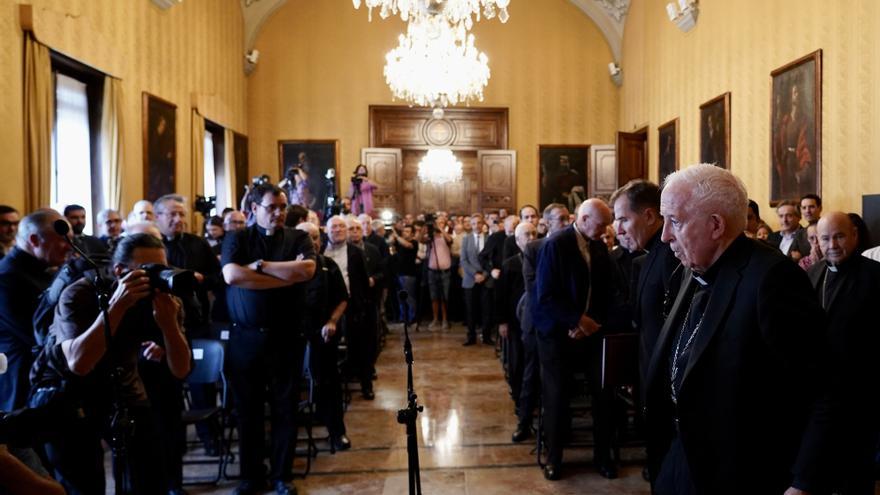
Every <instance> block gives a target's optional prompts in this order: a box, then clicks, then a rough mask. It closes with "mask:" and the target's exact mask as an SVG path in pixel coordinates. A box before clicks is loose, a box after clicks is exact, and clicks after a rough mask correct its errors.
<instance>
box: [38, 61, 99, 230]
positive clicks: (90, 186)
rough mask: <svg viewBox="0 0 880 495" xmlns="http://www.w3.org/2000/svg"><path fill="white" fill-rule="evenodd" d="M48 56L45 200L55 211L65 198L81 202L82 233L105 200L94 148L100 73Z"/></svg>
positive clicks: (96, 137)
mask: <svg viewBox="0 0 880 495" xmlns="http://www.w3.org/2000/svg"><path fill="white" fill-rule="evenodd" d="M51 57H52V72H53V73H54V75H55V123H54V127H53V129H52V163H51V172H50V176H51V177H50V188H51V190H50V194H51V196H50V198H51V203H52V204H51V206H52V207H53V208H55V209H57V210H59V211H61V210H63V209H64V207H65V206H67V205H69V204H78V205H81V206H83V207H85V209H86V212H87V214H88V215H89V216H90V217H91V221H88V222H86V228H85V233H87V234H91V233H92V232H93V230H92V226H93V225H94V224H95V215H96V214H97V212H98V210H101V209H102V208H104V205H106V204H107V201H106V200H105V199H104V197H103V182H102V181H103V178H102V175H101V165H100V155H101V153H100V148H99V146H100V141H99V139H100V133H101V103H102V101H101V100H102V95H103V92H104V74H102V73H101V72H99V71H97V70H95V69H92V68H91V67H88V66H86V65H84V64H82V63H80V62H77V61H76V60H73V59H71V58H68V57H66V56H64V55H61V54H60V53H57V52H52V54H51Z"/></svg>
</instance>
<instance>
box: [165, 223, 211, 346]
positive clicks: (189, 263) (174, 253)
mask: <svg viewBox="0 0 880 495" xmlns="http://www.w3.org/2000/svg"><path fill="white" fill-rule="evenodd" d="M162 242H163V243H164V244H165V253H166V254H167V256H168V263H169V264H170V265H171V266H174V267H177V268H183V269H186V270H193V271H196V272H199V273H201V274H202V275H204V276H205V280H204V282H202V283H201V284H199V285H198V287H196V294H195V296H196V301H192V300H187V299H184V300H183V304H184V312H185V313H186V322H185V325H186V329H187V331H188V332H189V333H190V334H191V335H190V336H191V337H193V336H195V337H200V336H202V335H199V334H198V333H199V332H198V330H203V329H204V328H205V327H206V326H207V325H208V324H209V323H210V308H211V303H210V299H209V298H208V292H209V291H211V290H214V289H217V290H224V289H225V287H224V284H222V283H221V280H222V275H221V272H220V260H218V259H217V256H216V255H215V254H214V251H213V250H212V249H211V245H210V244H208V241H207V240H205V238H204V237H200V236H197V235H195V234H190V233H186V232H185V233H183V234H180V235H179V236H177V237H175V238H173V239H165V238H163V239H162ZM197 329H198V330H197ZM192 334H196V335H192Z"/></svg>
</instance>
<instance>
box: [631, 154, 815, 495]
mask: <svg viewBox="0 0 880 495" xmlns="http://www.w3.org/2000/svg"><path fill="white" fill-rule="evenodd" d="M747 205H748V199H747V196H746V189H745V186H744V185H743V184H742V181H740V180H739V179H738V178H736V177H735V176H734V175H733V174H731V173H730V172H729V171H727V170H724V169H721V168H718V167H714V166H712V165H707V164H702V165H695V166H691V167H688V168H685V169H683V170H681V171H678V172H675V173H673V174H671V175H669V176H668V177H667V179H666V182H665V186H664V189H663V192H662V195H661V200H660V213H661V215H663V219H664V225H663V234H662V237H661V239H662V240H663V242H666V243H669V245H670V247H671V248H672V251H673V252H674V253H675V256H676V257H677V258H678V259H680V260H681V262H682V265H683V266H684V267H685V268H688V271H687V272H686V273H685V274H684V275H683V277H684V280H685V282H684V283H683V284H682V287H681V289H680V291H679V293H678V297H677V299H676V301H675V304H674V305H673V307H672V310H671V312H670V314H669V317H668V318H667V320H666V322H665V324H664V325H663V328H662V330H661V331H660V336H659V337H658V340H657V344H656V346H655V347H654V353H653V355H652V357H651V361H650V364H649V366H648V374H647V380H646V402H645V410H644V412H645V415H646V424H647V430H648V456H649V470H650V474H651V478H652V482H653V489H654V493H655V494H656V495H667V494H670V495H671V494H675V495H688V494H698V493H699V494H703V493H711V494H734V493H737V494H739V493H749V494H759V495H760V494H781V493H783V492H784V493H785V494H786V495H794V494H803V493H807V492H809V491H813V490H815V489H817V487H818V486H819V483H820V482H821V479H820V478H821V475H822V468H823V467H824V466H823V465H822V463H821V459H819V455H820V454H821V453H822V452H823V451H825V450H826V448H825V447H826V443H827V437H828V423H829V419H828V418H829V417H830V413H831V408H830V406H829V401H828V399H827V397H826V396H825V394H824V392H825V391H826V390H828V388H827V386H826V383H825V382H826V378H827V377H826V375H825V374H824V373H823V372H822V369H821V367H822V366H823V364H824V363H825V362H826V361H827V355H826V353H825V352H824V351H823V348H824V330H825V329H824V323H823V322H824V315H823V314H822V308H821V307H820V306H819V303H818V301H817V300H816V296H815V294H814V293H813V291H812V287H811V286H810V284H809V280H808V279H807V277H806V274H805V272H804V271H803V270H801V269H800V268H798V266H797V265H796V264H794V263H791V262H790V261H788V260H787V259H786V258H785V257H784V256H783V255H782V254H781V253H780V252H779V251H776V250H773V249H772V248H768V247H766V246H763V245H761V244H760V243H758V242H755V241H753V240H751V239H748V238H747V237H746V236H745V234H744V233H743V231H744V229H745V226H746V209H747ZM786 490H787V491H786Z"/></svg>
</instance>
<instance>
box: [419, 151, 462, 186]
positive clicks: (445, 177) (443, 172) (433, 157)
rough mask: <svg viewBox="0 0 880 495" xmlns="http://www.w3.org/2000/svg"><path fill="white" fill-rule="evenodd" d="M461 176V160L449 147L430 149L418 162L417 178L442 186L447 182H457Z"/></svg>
mask: <svg viewBox="0 0 880 495" xmlns="http://www.w3.org/2000/svg"><path fill="white" fill-rule="evenodd" d="M461 177H462V166H461V162H460V161H459V160H458V159H457V158H455V155H453V154H452V150H449V149H445V148H444V149H436V148H435V149H431V150H428V153H427V154H426V155H425V156H424V158H422V160H421V161H420V162H419V180H420V181H422V182H424V183H427V184H433V185H435V186H442V185H443V184H447V183H449V182H459V181H461Z"/></svg>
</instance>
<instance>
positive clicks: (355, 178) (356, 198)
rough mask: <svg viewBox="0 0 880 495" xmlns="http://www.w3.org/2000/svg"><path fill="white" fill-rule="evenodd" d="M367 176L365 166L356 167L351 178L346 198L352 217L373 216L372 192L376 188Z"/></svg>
mask: <svg viewBox="0 0 880 495" xmlns="http://www.w3.org/2000/svg"><path fill="white" fill-rule="evenodd" d="M367 175H368V174H367V167H366V165H358V166H357V168H355V169H354V174H352V176H351V187H350V188H349V189H348V198H349V199H350V200H351V212H352V214H354V215H360V214H361V213H366V214H367V215H372V214H373V190H375V189H376V187H377V186H376V184H374V183H373V182H371V181H370V179H368V178H367Z"/></svg>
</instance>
